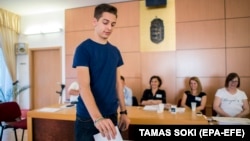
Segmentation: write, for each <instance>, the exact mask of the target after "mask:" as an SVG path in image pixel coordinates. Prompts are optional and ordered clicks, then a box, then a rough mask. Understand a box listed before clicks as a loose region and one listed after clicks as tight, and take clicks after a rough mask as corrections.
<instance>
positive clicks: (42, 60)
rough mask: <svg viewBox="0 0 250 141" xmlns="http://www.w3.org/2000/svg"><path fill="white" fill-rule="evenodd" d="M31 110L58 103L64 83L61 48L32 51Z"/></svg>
mask: <svg viewBox="0 0 250 141" xmlns="http://www.w3.org/2000/svg"><path fill="white" fill-rule="evenodd" d="M29 59H30V72H31V73H30V82H31V83H30V84H31V91H30V96H31V97H30V102H31V104H30V105H31V109H36V108H41V107H45V106H49V105H53V104H57V103H58V99H59V94H58V93H56V91H60V90H61V86H60V84H61V82H62V70H61V69H62V67H61V64H62V61H61V47H51V48H38V49H30V58H29Z"/></svg>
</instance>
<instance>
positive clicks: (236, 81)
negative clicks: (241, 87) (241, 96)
mask: <svg viewBox="0 0 250 141" xmlns="http://www.w3.org/2000/svg"><path fill="white" fill-rule="evenodd" d="M230 82H232V83H238V82H239V81H236V80H235V81H233V80H232V81H230Z"/></svg>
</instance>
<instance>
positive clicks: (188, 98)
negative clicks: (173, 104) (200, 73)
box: [181, 76, 207, 113]
mask: <svg viewBox="0 0 250 141" xmlns="http://www.w3.org/2000/svg"><path fill="white" fill-rule="evenodd" d="M189 87H190V90H187V91H185V92H184V94H183V96H182V99H181V107H185V108H191V102H196V111H202V112H203V113H204V112H205V111H204V110H205V108H206V103H207V95H206V93H204V92H202V86H201V82H200V80H199V78H198V77H195V76H194V77H191V78H190V79H189Z"/></svg>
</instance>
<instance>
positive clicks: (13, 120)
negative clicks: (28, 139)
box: [0, 101, 27, 141]
mask: <svg viewBox="0 0 250 141" xmlns="http://www.w3.org/2000/svg"><path fill="white" fill-rule="evenodd" d="M0 113H1V114H0V127H1V128H2V129H1V134H0V141H1V140H2V137H3V131H4V129H8V128H12V129H13V130H14V133H15V140H16V141H17V140H18V139H17V133H16V130H17V129H22V130H23V132H22V141H23V136H24V131H25V130H27V119H26V118H25V119H22V118H21V109H20V107H19V105H18V103H17V102H14V101H12V102H4V103H0Z"/></svg>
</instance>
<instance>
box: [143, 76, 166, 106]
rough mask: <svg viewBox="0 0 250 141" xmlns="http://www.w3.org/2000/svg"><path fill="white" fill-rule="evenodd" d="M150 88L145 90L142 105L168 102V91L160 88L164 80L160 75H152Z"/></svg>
mask: <svg viewBox="0 0 250 141" xmlns="http://www.w3.org/2000/svg"><path fill="white" fill-rule="evenodd" d="M149 84H150V89H146V90H144V92H143V96H142V98H141V105H157V104H160V103H164V104H166V92H165V90H161V89H159V88H160V86H161V84H162V81H161V78H160V77H159V76H155V75H154V76H152V77H151V78H150V81H149Z"/></svg>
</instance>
